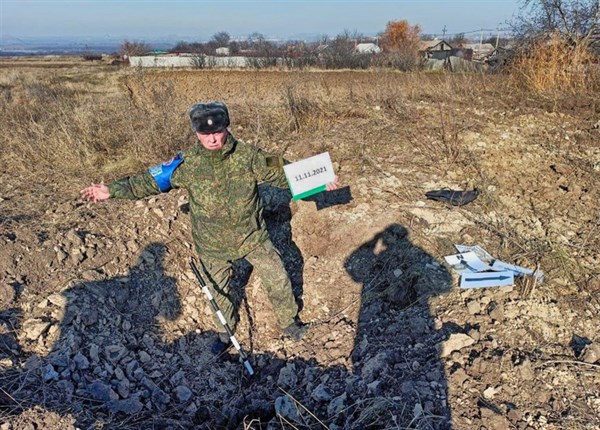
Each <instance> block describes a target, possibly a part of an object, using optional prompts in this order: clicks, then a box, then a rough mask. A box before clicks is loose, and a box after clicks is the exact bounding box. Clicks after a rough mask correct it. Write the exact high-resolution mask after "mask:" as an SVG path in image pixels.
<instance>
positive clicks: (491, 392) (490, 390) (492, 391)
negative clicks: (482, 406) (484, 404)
mask: <svg viewBox="0 0 600 430" xmlns="http://www.w3.org/2000/svg"><path fill="white" fill-rule="evenodd" d="M500 391H501V390H500V388H494V387H487V388H486V389H485V390H484V391H483V397H485V398H486V399H488V400H491V399H493V398H494V396H495V395H496V394H498V393H499V392H500Z"/></svg>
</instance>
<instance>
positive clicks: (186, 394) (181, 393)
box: [174, 385, 193, 403]
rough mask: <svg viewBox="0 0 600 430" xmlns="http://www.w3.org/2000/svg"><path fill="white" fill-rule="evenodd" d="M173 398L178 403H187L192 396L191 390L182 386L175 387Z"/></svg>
mask: <svg viewBox="0 0 600 430" xmlns="http://www.w3.org/2000/svg"><path fill="white" fill-rule="evenodd" d="M174 391H175V397H176V398H177V400H178V401H179V402H180V403H185V402H187V401H188V400H189V399H190V398H191V397H192V395H193V393H192V390H190V389H189V388H188V387H186V386H184V385H178V386H177V387H175V390H174Z"/></svg>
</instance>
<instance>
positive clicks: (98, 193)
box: [80, 184, 110, 202]
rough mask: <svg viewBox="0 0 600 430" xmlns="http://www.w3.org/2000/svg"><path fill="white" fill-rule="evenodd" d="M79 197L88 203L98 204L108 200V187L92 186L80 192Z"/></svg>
mask: <svg viewBox="0 0 600 430" xmlns="http://www.w3.org/2000/svg"><path fill="white" fill-rule="evenodd" d="M80 193H81V197H82V198H83V199H84V200H88V201H90V202H100V201H102V200H106V199H109V198H110V192H109V191H108V187H107V186H106V185H104V184H92V185H91V186H89V187H87V188H84V189H83V190H81V191H80Z"/></svg>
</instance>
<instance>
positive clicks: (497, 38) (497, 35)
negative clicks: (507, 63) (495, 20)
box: [495, 25, 500, 49]
mask: <svg viewBox="0 0 600 430" xmlns="http://www.w3.org/2000/svg"><path fill="white" fill-rule="evenodd" d="M496 30H498V33H497V34H496V46H495V48H496V49H498V41H499V40H500V25H498V28H497V29H496Z"/></svg>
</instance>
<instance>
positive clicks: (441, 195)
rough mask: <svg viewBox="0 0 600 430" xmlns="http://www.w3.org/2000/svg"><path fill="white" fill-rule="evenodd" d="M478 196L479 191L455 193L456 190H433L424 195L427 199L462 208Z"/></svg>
mask: <svg viewBox="0 0 600 430" xmlns="http://www.w3.org/2000/svg"><path fill="white" fill-rule="evenodd" d="M478 195H479V190H478V189H477V188H475V189H474V190H473V191H457V190H434V191H428V192H426V193H425V196H427V198H428V199H431V200H437V201H440V202H446V203H450V204H451V205H452V206H463V205H466V204H467V203H471V202H472V201H473V200H475V199H476V198H477V196H478Z"/></svg>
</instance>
